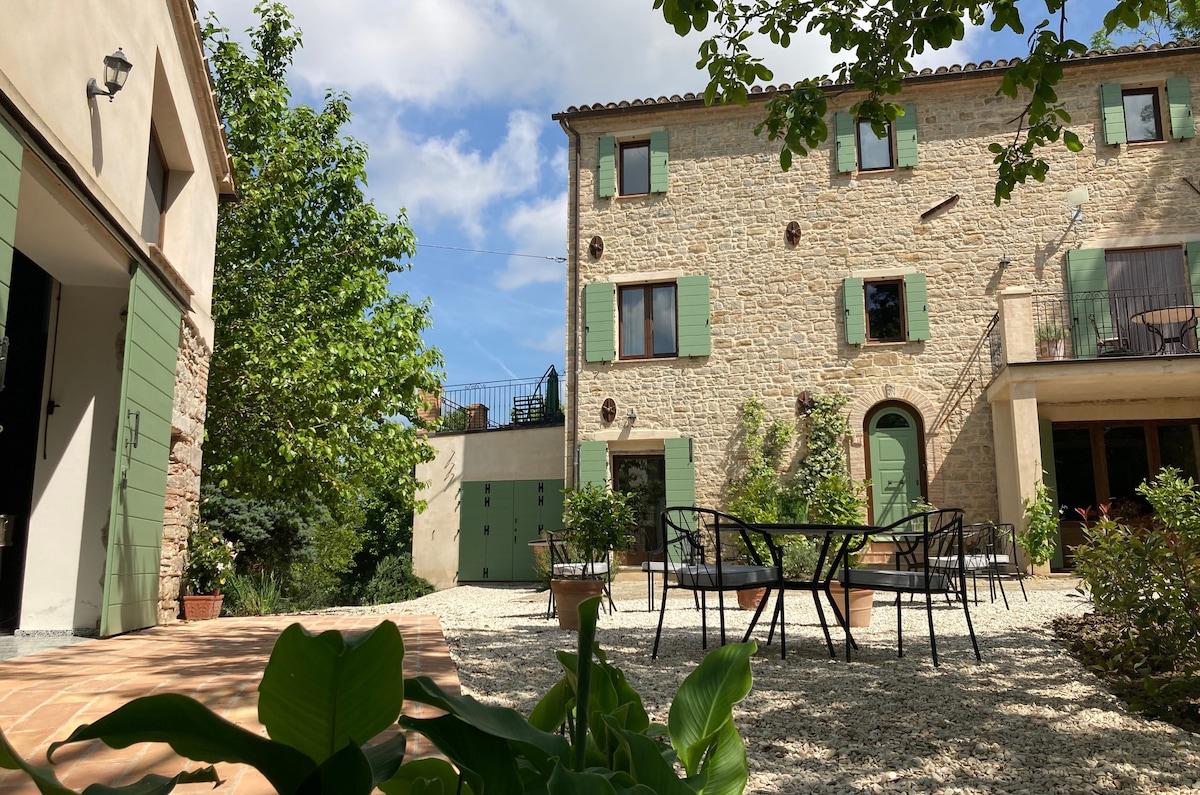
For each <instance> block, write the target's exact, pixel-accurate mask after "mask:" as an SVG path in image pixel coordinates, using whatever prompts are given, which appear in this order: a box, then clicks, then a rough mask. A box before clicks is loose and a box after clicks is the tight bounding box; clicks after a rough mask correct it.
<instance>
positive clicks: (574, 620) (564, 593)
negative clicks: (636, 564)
mask: <svg viewBox="0 0 1200 795" xmlns="http://www.w3.org/2000/svg"><path fill="white" fill-rule="evenodd" d="M564 493H565V494H566V495H567V496H566V498H565V499H564V500H563V527H564V528H565V529H564V530H563V531H562V532H561V533H558V534H556V535H555V539H554V540H555V543H556V544H558V545H559V549H560V550H563V551H565V552H566V553H567V555H568V557H569V560H570V562H572V563H576V562H577V563H579V564H581V565H579V566H569V567H568V566H561V567H558V571H557V572H555V573H554V574H553V576H552V579H551V580H550V589H551V590H552V591H553V592H554V603H555V604H556V605H557V607H558V625H559V626H560V627H561V628H563V629H572V630H574V629H578V628H579V615H578V607H579V603H580V602H581V601H583V600H584V599H586V598H587V597H588V596H596V595H598V594H599V593H601V591H603V589H604V584H605V582H606V581H607V579H608V577H609V573H608V572H609V567H608V566H607V565H602V566H601V565H592V564H595V563H597V562H599V561H602V560H605V559H606V557H607V555H608V553H609V552H610V551H612V550H614V549H620V548H622V547H624V546H625V545H626V544H627V543H628V542H629V540H630V534H631V531H632V528H633V523H634V515H633V506H632V505H631V504H630V502H631V498H630V496H629V495H628V494H624V493H623V492H619V491H613V490H612V489H610V488H608V487H607V486H604V485H600V484H597V483H587V484H585V485H583V486H579V487H577V488H575V489H567V490H565V491H564Z"/></svg>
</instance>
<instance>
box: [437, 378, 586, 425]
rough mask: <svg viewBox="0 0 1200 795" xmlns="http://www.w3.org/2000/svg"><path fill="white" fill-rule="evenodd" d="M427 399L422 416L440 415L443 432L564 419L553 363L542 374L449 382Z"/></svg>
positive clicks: (542, 422)
mask: <svg viewBox="0 0 1200 795" xmlns="http://www.w3.org/2000/svg"><path fill="white" fill-rule="evenodd" d="M426 399H427V400H428V401H429V402H430V404H431V407H430V409H429V410H428V411H427V412H423V413H422V417H423V418H424V419H425V420H426V421H429V422H432V421H434V420H436V419H438V418H440V419H441V426H440V427H439V428H438V431H439V432H449V431H497V430H510V429H513V428H528V427H537V426H543V425H561V424H562V423H563V421H564V415H563V401H562V393H561V391H560V388H559V381H558V371H557V370H555V369H554V367H553V365H552V366H551V367H550V368H549V369H547V370H546V372H545V373H543V374H542V375H541V377H540V378H518V379H512V380H508V381H483V382H479V383H474V384H459V385H454V386H445V387H443V388H442V391H441V392H440V393H439V394H438V395H432V396H427V397H426Z"/></svg>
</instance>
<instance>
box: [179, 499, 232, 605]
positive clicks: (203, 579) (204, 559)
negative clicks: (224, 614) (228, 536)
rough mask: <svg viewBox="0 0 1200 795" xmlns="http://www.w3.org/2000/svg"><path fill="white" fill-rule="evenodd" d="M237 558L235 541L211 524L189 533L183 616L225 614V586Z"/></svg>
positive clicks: (196, 527)
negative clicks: (222, 591)
mask: <svg viewBox="0 0 1200 795" xmlns="http://www.w3.org/2000/svg"><path fill="white" fill-rule="evenodd" d="M236 557H237V551H236V550H235V549H234V546H233V542H232V541H226V540H225V539H224V538H222V537H221V534H220V533H218V532H216V531H214V530H212V529H210V528H209V526H208V525H206V524H203V523H199V524H196V525H195V526H194V527H193V528H192V531H191V532H190V533H189V534H188V548H187V566H186V567H185V569H184V579H185V587H186V589H187V593H186V594H184V595H183V596H181V597H180V603H181V606H182V610H183V617H184V619H186V620H188V621H201V620H204V619H208V618H216V617H217V616H219V615H221V602H222V601H223V600H224V598H225V597H224V596H223V595H222V594H221V586H222V585H224V584H225V582H226V580H227V579H228V578H229V577H231V576H232V575H233V559H234V558H236Z"/></svg>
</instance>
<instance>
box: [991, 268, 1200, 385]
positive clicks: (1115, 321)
mask: <svg viewBox="0 0 1200 795" xmlns="http://www.w3.org/2000/svg"><path fill="white" fill-rule="evenodd" d="M1195 304H1196V302H1195V301H1194V299H1193V297H1192V295H1191V294H1190V292H1186V291H1183V290H1179V289H1175V290H1170V289H1163V290H1107V291H1098V292H1073V293H1055V294H1049V293H1037V294H1035V293H1033V292H1032V291H1031V290H1029V289H1027V288H1009V289H1007V290H1004V291H1003V292H1001V294H1000V311H999V312H998V313H997V315H996V318H995V319H994V321H993V324H992V325H991V326H990V327H989V329H988V331H987V332H986V337H987V340H988V342H989V345H988V346H987V347H988V348H989V350H990V352H991V354H992V356H991V359H992V365H993V374H994V376H995V378H994V379H993V381H992V383H991V385H990V386H989V387H988V390H987V392H988V399H989V401H992V400H996V399H1009V397H1011V396H1013V395H1016V394H1018V393H1021V394H1023V393H1025V392H1028V391H1029V390H1028V389H1026V388H1025V387H1021V386H1019V385H1021V384H1027V385H1028V386H1029V387H1031V388H1032V389H1033V391H1034V392H1035V393H1036V396H1037V399H1038V401H1039V403H1041V402H1047V401H1049V402H1063V403H1080V402H1095V401H1113V400H1122V401H1124V400H1162V399H1180V398H1191V397H1192V396H1194V395H1197V394H1200V354H1198V353H1197V351H1198V348H1197V334H1196V325H1197V317H1198V316H1200V309H1197V308H1196V306H1195Z"/></svg>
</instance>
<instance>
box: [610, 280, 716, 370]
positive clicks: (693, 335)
mask: <svg viewBox="0 0 1200 795" xmlns="http://www.w3.org/2000/svg"><path fill="white" fill-rule="evenodd" d="M709 284H710V280H709V277H708V276H681V277H679V278H678V279H677V280H675V281H674V282H655V283H650V284H628V285H625V284H623V285H621V286H620V287H618V288H617V333H618V340H619V346H618V348H617V356H618V357H619V358H620V359H623V360H624V359H654V358H672V357H676V356H681V357H683V356H686V357H694V356H708V355H710V354H711V353H712V329H711V321H710V306H709ZM610 287H611V285H610ZM609 300H610V301H611V299H609ZM595 301H596V304H597V308H596V309H595V310H594V311H595V312H599V311H600V306H599V304H600V298H599V296H597V297H596V298H595ZM589 306H591V304H589ZM587 334H588V335H591V334H592V331H591V322H590V321H588V331H587ZM604 342H607V339H605V340H604ZM597 347H599V343H597ZM606 350H607V349H606ZM588 361H607V360H606V359H601V358H598V359H591V358H589V359H588Z"/></svg>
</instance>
